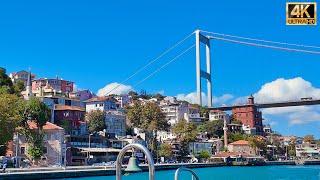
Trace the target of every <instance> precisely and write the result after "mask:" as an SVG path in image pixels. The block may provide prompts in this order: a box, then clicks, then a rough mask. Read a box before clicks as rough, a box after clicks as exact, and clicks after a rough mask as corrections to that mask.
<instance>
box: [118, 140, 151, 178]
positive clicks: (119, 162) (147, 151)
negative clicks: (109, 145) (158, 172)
mask: <svg viewBox="0 0 320 180" xmlns="http://www.w3.org/2000/svg"><path fill="white" fill-rule="evenodd" d="M132 148H135V149H139V150H141V151H143V153H144V154H145V155H146V157H147V160H148V166H149V180H154V179H155V178H154V172H155V168H154V162H153V158H152V156H151V153H150V151H149V150H148V149H147V148H146V147H144V146H143V145H141V144H136V143H133V144H128V145H126V146H125V147H124V148H122V149H121V151H120V152H119V155H118V157H117V161H116V180H121V176H122V174H121V168H122V159H123V156H124V155H125V153H126V152H127V151H128V150H130V149H132Z"/></svg>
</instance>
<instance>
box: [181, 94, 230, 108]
mask: <svg viewBox="0 0 320 180" xmlns="http://www.w3.org/2000/svg"><path fill="white" fill-rule="evenodd" d="M201 96H202V103H203V104H204V105H207V104H208V99H207V95H206V94H205V93H204V92H202V93H201ZM176 98H177V99H178V100H183V101H188V102H189V103H193V104H195V103H197V93H196V92H192V93H189V94H178V95H177V96H176ZM233 98H234V96H233V95H231V94H224V95H222V96H218V97H216V96H214V97H213V104H214V105H223V104H225V103H228V102H229V101H230V100H231V99H233Z"/></svg>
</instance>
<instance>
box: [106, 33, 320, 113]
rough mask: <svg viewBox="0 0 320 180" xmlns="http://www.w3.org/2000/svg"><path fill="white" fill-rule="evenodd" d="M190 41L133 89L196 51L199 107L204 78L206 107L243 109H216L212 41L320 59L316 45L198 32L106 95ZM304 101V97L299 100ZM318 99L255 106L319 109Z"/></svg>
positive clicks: (164, 52) (181, 41)
mask: <svg viewBox="0 0 320 180" xmlns="http://www.w3.org/2000/svg"><path fill="white" fill-rule="evenodd" d="M191 37H195V43H193V44H192V45H191V46H189V47H187V48H186V49H184V50H182V51H181V52H180V53H179V54H177V55H176V56H174V57H173V58H172V59H170V60H169V61H167V62H166V63H164V64H163V65H161V66H160V67H158V68H156V69H155V70H154V71H153V72H151V73H150V74H148V75H146V76H144V77H143V78H142V79H141V80H139V81H138V82H136V83H135V84H134V85H133V86H132V89H133V88H134V87H137V86H139V85H140V84H142V83H143V82H145V81H146V80H148V79H149V78H151V77H153V76H154V75H156V74H157V73H159V72H160V71H161V70H162V69H164V68H166V67H167V66H169V65H170V64H171V63H172V62H174V61H176V60H177V59H179V58H181V57H182V56H183V55H185V54H186V53H187V52H189V51H190V50H192V49H193V48H195V60H196V71H195V72H196V73H195V74H196V94H197V104H199V105H201V106H202V105H203V103H202V102H203V100H202V96H201V93H202V92H203V91H202V84H201V78H204V79H205V80H206V82H207V102H208V104H207V107H208V109H211V110H223V111H225V110H231V109H232V107H241V106H245V104H244V105H233V106H222V107H213V104H212V102H213V99H212V98H213V96H212V76H211V73H212V69H211V45H210V44H211V40H218V41H225V42H228V43H234V44H238V45H244V46H254V47H257V48H268V49H273V50H277V51H287V52H291V53H305V54H313V55H320V50H319V49H320V46H315V45H304V44H297V43H288V42H279V41H271V40H265V39H257V38H251V37H243V36H237V35H230V34H223V33H216V32H210V31H203V30H195V31H194V32H192V33H190V34H188V35H187V36H185V37H184V38H182V39H181V40H180V41H178V42H176V43H175V44H174V45H172V46H171V47H169V48H168V49H166V50H165V51H163V52H162V53H161V54H160V55H158V56H157V57H155V58H153V59H150V60H149V61H148V62H147V63H146V64H145V65H144V66H142V67H140V68H139V69H137V70H136V71H134V72H133V73H132V74H131V75H130V76H128V77H127V78H126V79H124V80H123V81H121V83H120V84H119V85H117V86H116V87H114V88H113V89H111V90H110V91H109V92H107V94H111V93H112V92H113V91H114V90H116V89H117V88H119V87H120V86H121V84H124V83H127V82H128V81H129V80H130V79H132V78H133V77H134V76H136V75H138V74H139V73H141V72H142V71H144V70H146V69H147V68H148V67H149V66H151V65H152V64H154V63H155V62H156V61H159V60H160V59H162V58H164V57H165V56H166V55H167V54H168V53H169V52H171V51H173V50H174V49H176V48H177V47H179V46H181V45H182V44H183V43H185V42H186V41H187V40H188V39H190V38H191ZM202 44H203V45H205V65H206V68H205V70H202V69H201V62H202V57H201V54H202V53H201V51H202V50H201V45H202ZM298 98H303V97H298ZM318 98H319V99H312V98H311V99H307V100H306V99H300V100H291V101H284V102H271V103H261V104H254V105H255V106H257V107H258V108H275V107H288V106H305V105H318V104H320V97H318Z"/></svg>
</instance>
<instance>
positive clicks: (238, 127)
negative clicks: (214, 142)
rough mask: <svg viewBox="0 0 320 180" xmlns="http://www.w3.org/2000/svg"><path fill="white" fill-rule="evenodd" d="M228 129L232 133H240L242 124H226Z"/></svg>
mask: <svg viewBox="0 0 320 180" xmlns="http://www.w3.org/2000/svg"><path fill="white" fill-rule="evenodd" d="M227 127H228V131H229V132H232V133H242V125H241V124H237V123H230V124H227Z"/></svg>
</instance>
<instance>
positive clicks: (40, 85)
mask: <svg viewBox="0 0 320 180" xmlns="http://www.w3.org/2000/svg"><path fill="white" fill-rule="evenodd" d="M73 85H74V84H73V82H71V81H67V80H62V79H59V78H52V79H47V78H40V79H35V80H33V81H32V92H33V93H34V94H40V96H46V95H47V94H50V95H53V96H56V95H57V94H59V95H61V96H63V95H65V96H68V94H69V93H71V92H73Z"/></svg>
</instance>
